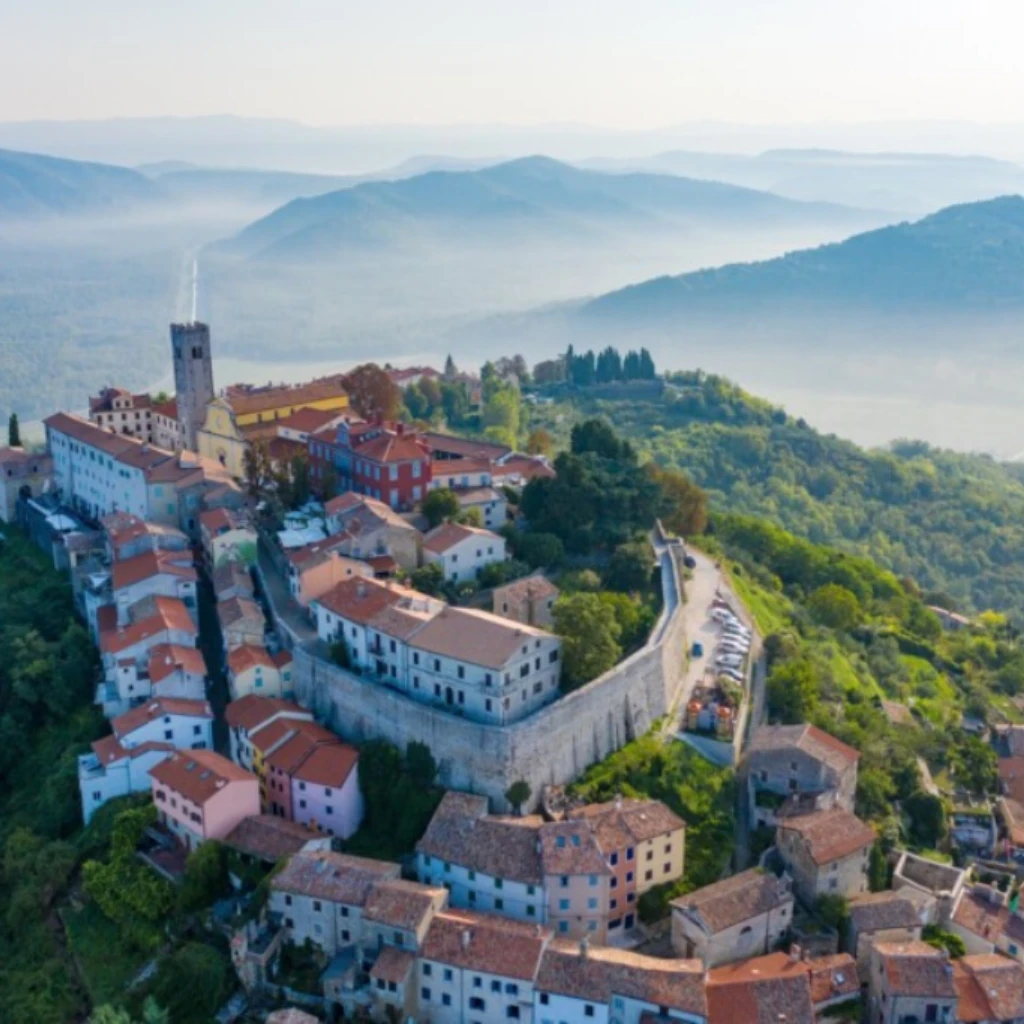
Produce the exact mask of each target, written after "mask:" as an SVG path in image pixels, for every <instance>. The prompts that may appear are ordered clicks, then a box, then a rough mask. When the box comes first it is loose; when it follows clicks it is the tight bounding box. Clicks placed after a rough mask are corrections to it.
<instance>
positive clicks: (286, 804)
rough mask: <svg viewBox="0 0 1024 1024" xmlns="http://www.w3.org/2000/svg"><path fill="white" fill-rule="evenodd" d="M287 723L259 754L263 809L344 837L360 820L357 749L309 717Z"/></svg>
mask: <svg viewBox="0 0 1024 1024" xmlns="http://www.w3.org/2000/svg"><path fill="white" fill-rule="evenodd" d="M288 726H289V728H287V729H282V735H281V737H280V738H277V739H275V742H274V743H273V744H272V745H271V746H270V748H269V749H268V750H267V751H266V754H265V757H264V776H265V780H266V784H267V793H266V801H267V804H268V808H267V809H268V810H269V811H270V813H272V814H276V815H278V816H279V817H282V818H288V819H290V820H292V821H297V822H300V823H301V824H303V825H308V826H309V827H310V828H313V829H316V830H317V831H319V832H324V833H326V834H328V835H332V836H340V837H341V838H342V839H347V838H348V837H349V836H350V835H352V834H353V833H354V832H355V831H356V829H357V828H359V823H360V822H361V821H362V820H363V795H362V793H361V792H360V790H359V753H358V751H357V750H356V749H355V748H354V747H350V746H349V745H348V744H347V743H342V742H341V741H340V740H339V739H338V737H337V736H335V735H334V733H332V732H329V731H328V730H327V729H324V728H323V727H322V726H319V725H316V724H315V723H313V722H294V723H288Z"/></svg>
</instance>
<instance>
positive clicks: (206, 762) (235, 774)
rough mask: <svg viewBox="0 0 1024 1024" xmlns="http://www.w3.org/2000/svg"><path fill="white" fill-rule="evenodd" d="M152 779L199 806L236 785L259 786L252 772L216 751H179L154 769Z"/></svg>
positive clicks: (152, 769) (151, 774) (151, 770)
mask: <svg viewBox="0 0 1024 1024" xmlns="http://www.w3.org/2000/svg"><path fill="white" fill-rule="evenodd" d="M149 774H150V776H151V777H152V778H153V779H155V780H156V781H157V782H159V783H161V784H162V785H165V786H167V787H168V788H169V789H173V790H174V791H175V792H176V793H180V794H181V795H182V796H183V797H185V799H186V800H190V801H191V802H192V803H194V804H197V805H202V804H205V803H206V801H207V800H209V799H210V797H212V796H214V795H216V794H217V793H219V792H220V791H221V790H222V789H223V788H224V787H225V786H228V785H231V783H234V782H253V783H255V782H257V779H256V776H255V775H253V774H252V772H247V771H246V770H245V769H244V768H240V767H239V766H238V765H237V764H235V763H234V762H233V761H229V760H228V759H227V758H226V757H222V756H221V755H220V754H217V753H214V751H212V750H185V751H182V750H179V751H176V752H175V753H174V754H172V755H171V756H170V757H168V758H167V759H166V760H164V761H161V762H160V764H158V765H156V766H155V767H153V768H151V769H150V772H149Z"/></svg>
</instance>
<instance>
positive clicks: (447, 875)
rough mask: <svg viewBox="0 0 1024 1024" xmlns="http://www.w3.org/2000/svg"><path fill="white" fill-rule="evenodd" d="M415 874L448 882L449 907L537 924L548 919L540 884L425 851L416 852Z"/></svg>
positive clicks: (426, 881)
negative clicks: (496, 873) (470, 866)
mask: <svg viewBox="0 0 1024 1024" xmlns="http://www.w3.org/2000/svg"><path fill="white" fill-rule="evenodd" d="M416 874H417V877H418V878H419V880H420V882H422V883H423V884H424V885H438V886H440V885H444V886H447V887H448V893H449V899H448V902H449V905H450V906H452V907H457V908H459V909H463V910H467V909H468V910H479V911H481V912H482V913H487V914H500V915H501V916H502V917H510V918H513V919H514V920H517V921H527V922H530V923H534V922H536V923H537V924H543V923H544V922H545V920H546V919H547V915H546V913H545V906H546V903H545V898H544V887H543V886H542V885H529V884H527V883H526V882H516V881H512V880H511V879H508V878H501V879H498V878H495V877H494V876H493V875H487V874H484V873H483V872H482V871H472V870H470V869H469V868H467V867H464V866H463V865H461V864H451V863H449V862H447V861H443V860H440V859H439V858H437V857H431V856H429V855H428V854H424V853H420V854H417V855H416Z"/></svg>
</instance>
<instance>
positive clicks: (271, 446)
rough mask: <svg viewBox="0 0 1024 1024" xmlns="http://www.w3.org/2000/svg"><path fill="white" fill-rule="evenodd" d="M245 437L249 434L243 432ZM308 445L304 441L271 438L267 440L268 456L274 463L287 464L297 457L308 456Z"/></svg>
mask: <svg viewBox="0 0 1024 1024" xmlns="http://www.w3.org/2000/svg"><path fill="white" fill-rule="evenodd" d="M242 433H243V435H246V434H247V433H248V431H247V430H243V432H242ZM306 451H307V449H306V445H305V444H304V443H303V442H302V441H294V440H292V439H291V438H290V437H271V438H269V439H268V440H267V455H269V456H270V459H271V461H272V462H287V461H288V460H290V459H294V458H296V457H297V456H304V455H305V454H306Z"/></svg>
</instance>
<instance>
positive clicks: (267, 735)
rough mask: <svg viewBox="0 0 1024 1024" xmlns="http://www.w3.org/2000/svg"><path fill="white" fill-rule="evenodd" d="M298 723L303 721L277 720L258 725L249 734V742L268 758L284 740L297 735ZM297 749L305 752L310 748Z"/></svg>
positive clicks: (291, 719)
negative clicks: (296, 725) (296, 726)
mask: <svg viewBox="0 0 1024 1024" xmlns="http://www.w3.org/2000/svg"><path fill="white" fill-rule="evenodd" d="M296 721H302V719H293V718H275V719H274V720H273V721H272V722H268V723H267V724H266V725H258V726H256V728H255V729H252V730H251V731H250V732H249V742H250V743H252V745H253V747H254V749H256V750H258V751H259V752H260V753H261V754H263V755H264V757H266V755H267V754H268V753H269V752H270V751H272V750H276V749H277V748H278V747H279V746H280V745H281V743H282V742H283V741H284V740H286V739H288V738H289V737H292V736H294V735H295V723H296ZM295 749H303V750H305V749H308V748H306V747H297V748H295ZM289 763H290V762H289ZM282 770H283V769H282Z"/></svg>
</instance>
